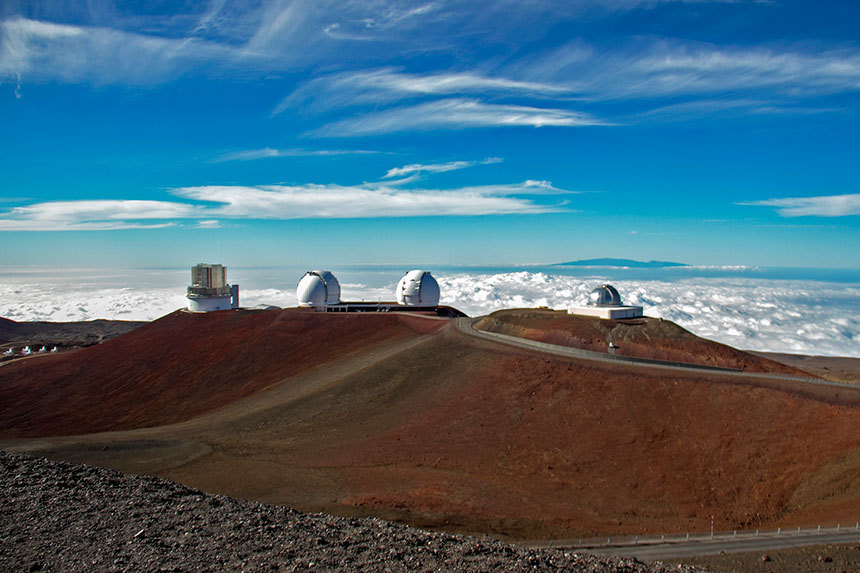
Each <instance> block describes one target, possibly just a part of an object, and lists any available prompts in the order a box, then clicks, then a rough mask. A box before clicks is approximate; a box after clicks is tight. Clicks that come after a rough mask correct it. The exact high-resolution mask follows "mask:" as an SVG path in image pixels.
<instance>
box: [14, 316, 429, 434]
mask: <svg viewBox="0 0 860 573" xmlns="http://www.w3.org/2000/svg"><path fill="white" fill-rule="evenodd" d="M445 323H446V322H445V321H442V320H428V319H424V318H419V317H415V316H406V315H401V314H394V313H392V314H372V315H370V314H363V315H355V314H323V313H314V312H307V311H300V310H295V309H288V310H283V311H222V312H213V313H206V314H191V313H186V312H181V311H177V312H174V313H172V314H169V315H167V316H165V317H163V318H161V319H159V320H157V321H155V322H153V323H151V324H148V325H146V326H143V327H141V328H139V329H137V330H135V331H133V332H130V333H128V334H126V335H124V336H121V337H119V338H116V339H114V340H111V341H109V342H106V343H104V344H100V345H98V346H94V347H92V348H88V349H85V350H81V351H78V352H74V353H70V354H65V355H58V356H46V357H41V358H39V359H36V360H24V361H19V362H16V363H13V364H8V365H7V366H5V367H3V368H2V369H0V435H6V436H10V437H11V436H22V437H25V436H48V435H54V436H57V435H69V434H84V433H91V432H101V431H109V430H125V429H133V428H140V427H148V426H157V425H162V424H170V423H174V422H179V421H183V420H187V419H190V418H192V417H194V416H197V415H199V414H202V413H204V412H207V411H211V410H214V409H216V408H219V407H221V406H224V405H226V404H228V403H230V402H233V401H235V400H237V399H239V398H242V397H245V396H248V395H251V394H253V393H256V392H259V391H260V390H263V389H265V388H267V387H269V386H271V385H272V384H276V383H278V382H281V381H283V380H285V379H287V378H289V377H291V376H295V375H297V374H300V373H302V372H304V371H307V370H309V369H311V368H315V367H318V366H320V365H323V364H325V363H326V362H328V361H331V360H334V359H336V358H338V357H341V356H344V355H346V354H349V353H353V352H358V351H363V350H368V349H370V348H373V347H374V346H375V345H377V344H380V343H382V342H386V341H392V340H395V339H398V338H403V337H415V336H419V335H420V334H423V333H428V332H432V331H434V330H436V329H438V328H440V327H441V326H442V325H444V324H445Z"/></svg>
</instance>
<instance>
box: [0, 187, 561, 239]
mask: <svg viewBox="0 0 860 573" xmlns="http://www.w3.org/2000/svg"><path fill="white" fill-rule="evenodd" d="M406 182H407V180H401V181H391V182H388V183H365V184H363V185H354V186H345V185H314V184H308V185H259V186H241V185H208V186H200V187H181V188H178V189H174V190H172V193H173V194H174V195H177V196H179V197H181V198H182V199H184V200H186V201H189V202H171V201H134V200H101V201H54V202H46V203H36V204H33V205H28V206H24V207H14V208H12V209H11V210H9V211H7V212H6V213H3V212H0V231H106V230H116V229H154V228H161V227H166V226H170V225H175V224H178V221H181V220H188V219H191V220H196V221H195V222H196V223H197V226H198V227H208V228H212V227H213V226H215V225H217V221H218V220H219V219H302V218H306V219H320V218H334V219H353V218H361V217H427V216H467V215H509V214H537V213H555V212H560V211H565V210H568V209H566V208H565V207H564V206H563V204H558V203H556V204H545V203H540V202H538V201H535V200H534V198H533V197H536V196H549V195H558V194H567V193H571V192H568V191H564V190H561V189H557V188H555V187H553V186H552V184H551V183H549V182H547V181H532V180H528V181H524V182H523V183H515V184H509V185H478V186H471V187H459V188H455V189H427V188H424V189H405V188H402V187H400V186H399V185H402V184H404V183H406ZM524 195H529V196H531V197H528V198H526V197H523V196H524Z"/></svg>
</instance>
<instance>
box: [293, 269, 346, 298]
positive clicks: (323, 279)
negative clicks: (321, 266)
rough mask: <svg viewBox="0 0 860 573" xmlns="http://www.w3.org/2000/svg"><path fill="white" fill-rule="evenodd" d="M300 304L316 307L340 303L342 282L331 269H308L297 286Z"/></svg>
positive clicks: (297, 296)
mask: <svg viewBox="0 0 860 573" xmlns="http://www.w3.org/2000/svg"><path fill="white" fill-rule="evenodd" d="M296 298H298V299H299V306H302V307H315V306H326V305H329V304H338V303H340V283H339V282H337V279H336V278H335V276H334V275H333V274H331V272H330V271H308V272H306V273H305V276H303V277H302V280H300V281H299V286H298V287H297V288H296Z"/></svg>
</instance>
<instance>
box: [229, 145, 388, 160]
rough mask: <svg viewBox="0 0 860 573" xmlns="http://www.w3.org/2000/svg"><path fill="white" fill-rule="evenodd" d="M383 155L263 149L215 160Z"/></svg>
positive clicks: (365, 151) (362, 150) (239, 152)
mask: <svg viewBox="0 0 860 573" xmlns="http://www.w3.org/2000/svg"><path fill="white" fill-rule="evenodd" d="M379 153H383V152H381V151H372V150H367V149H301V148H291V149H274V148H272V147H264V148H262V149H245V150H241V151H231V152H229V153H224V154H223V155H219V156H218V157H216V158H214V159H213V160H212V161H213V162H214V163H223V162H226V161H255V160H257V159H271V158H275V157H334V156H338V155H373V154H379Z"/></svg>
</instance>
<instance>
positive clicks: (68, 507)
mask: <svg viewBox="0 0 860 573" xmlns="http://www.w3.org/2000/svg"><path fill="white" fill-rule="evenodd" d="M0 514H2V519H0V570H3V571H42V570H45V571H94V570H95V571H119V570H133V571H168V570H169V571H192V570H207V571H210V570H234V571H240V570H245V571H269V570H270V571H280V570H285V571H299V570H301V571H304V570H321V571H334V570H338V571H343V570H351V571H440V570H441V571H590V572H602V571H619V572H626V571H631V572H632V571H670V570H671V571H695V569H693V568H692V567H687V566H680V565H675V566H668V565H662V564H647V563H643V562H640V561H637V560H634V559H625V558H609V557H596V556H591V555H581V554H576V553H571V552H562V551H559V550H552V549H544V550H529V549H525V548H521V547H517V546H514V545H509V544H505V543H501V542H498V541H494V540H490V539H476V538H471V537H465V536H459V535H450V534H445V533H430V532H426V531H421V530H418V529H413V528H410V527H406V526H401V525H395V524H392V523H388V522H385V521H382V520H379V519H349V518H341V517H333V516H328V515H323V514H303V513H299V512H296V511H294V510H291V509H288V508H283V507H273V506H267V505H262V504H258V503H251V502H246V501H239V500H235V499H231V498H228V497H224V496H216V495H208V494H204V493H202V492H200V491H197V490H194V489H189V488H186V487H183V486H181V485H178V484H176V483H173V482H170V481H166V480H161V479H156V478H151V477H139V476H131V475H124V474H121V473H118V472H114V471H110V470H104V469H98V468H94V467H90V466H85V465H77V464H69V463H65V462H53V461H48V460H45V459H39V458H34V457H29V456H25V455H21V454H12V453H7V452H0Z"/></svg>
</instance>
